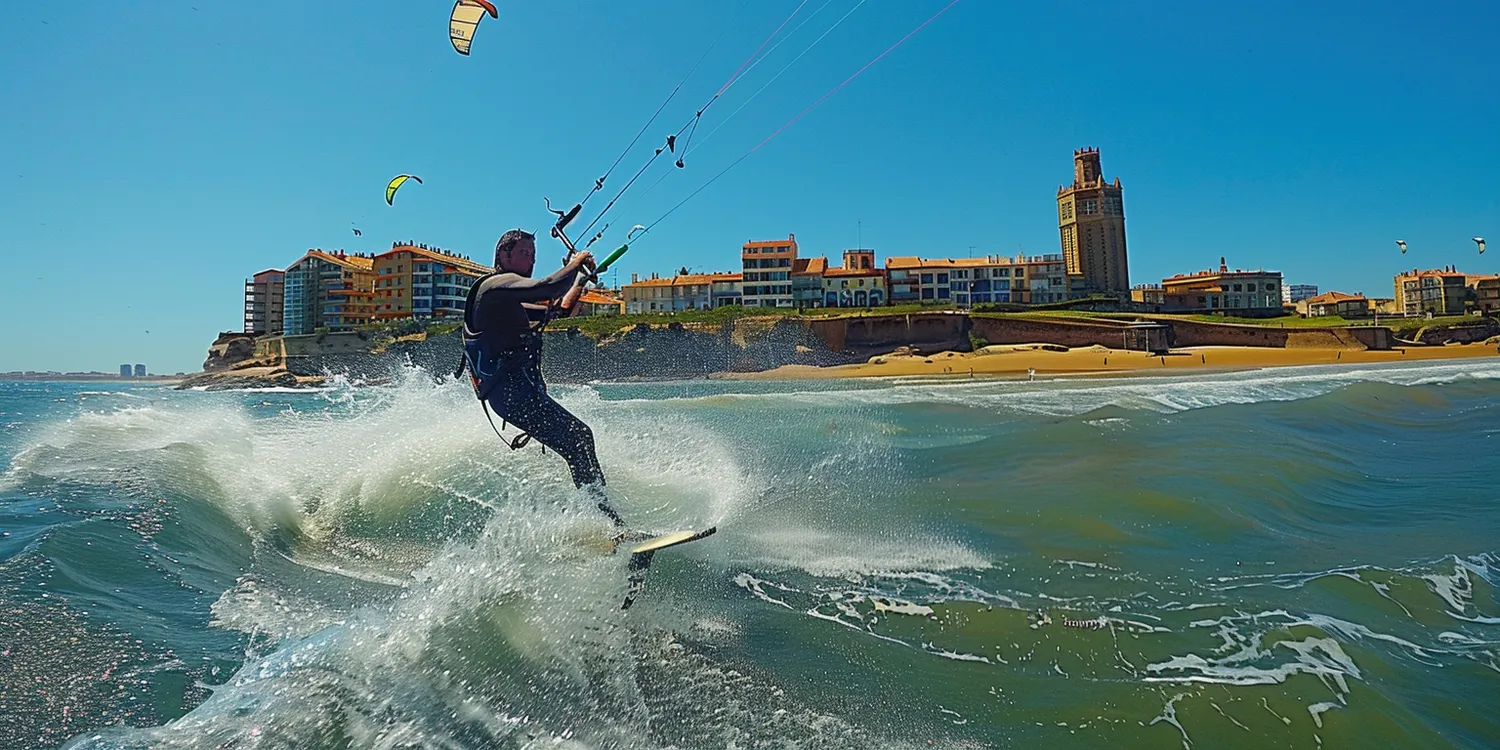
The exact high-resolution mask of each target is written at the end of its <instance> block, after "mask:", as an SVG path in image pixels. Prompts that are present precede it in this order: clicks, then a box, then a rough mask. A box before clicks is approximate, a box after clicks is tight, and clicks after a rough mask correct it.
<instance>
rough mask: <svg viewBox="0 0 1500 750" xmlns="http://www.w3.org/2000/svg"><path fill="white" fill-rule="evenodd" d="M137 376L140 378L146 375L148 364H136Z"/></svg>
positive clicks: (122, 366)
mask: <svg viewBox="0 0 1500 750" xmlns="http://www.w3.org/2000/svg"><path fill="white" fill-rule="evenodd" d="M120 367H121V368H122V369H123V368H124V365H121V366H120ZM135 376H136V377H138V378H144V377H146V366H145V365H136V366H135Z"/></svg>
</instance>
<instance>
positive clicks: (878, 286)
mask: <svg viewBox="0 0 1500 750" xmlns="http://www.w3.org/2000/svg"><path fill="white" fill-rule="evenodd" d="M888 299H889V294H888V292H887V290H886V283H885V269H883V268H880V267H879V266H877V265H875V251H874V250H865V249H857V250H845V251H844V265H843V266H841V267H838V268H829V269H827V270H825V271H824V272H823V306H824V307H880V306H882V305H884V304H885V303H886V301H887V300H888Z"/></svg>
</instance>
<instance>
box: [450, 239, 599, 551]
mask: <svg viewBox="0 0 1500 750" xmlns="http://www.w3.org/2000/svg"><path fill="white" fill-rule="evenodd" d="M535 265H536V238H535V236H534V235H532V234H530V233H529V232H525V231H522V230H520V229H512V230H510V231H508V232H506V233H505V234H504V235H502V236H501V237H500V241H499V242H497V243H496V244H495V273H493V274H490V275H488V276H485V277H484V278H482V279H480V280H479V281H477V282H475V284H474V286H473V288H472V289H470V291H469V298H468V302H467V304H466V306H465V310H464V325H463V339H464V352H465V353H464V366H466V367H468V369H469V373H470V380H471V382H472V383H473V385H474V390H475V395H477V396H478V397H479V399H480V400H481V401H483V402H485V403H486V404H488V406H489V408H490V409H492V410H494V412H495V414H497V415H499V416H500V418H501V419H502V420H505V421H507V422H509V423H510V424H513V425H515V426H516V427H518V428H520V429H521V430H522V431H523V433H524V434H523V435H522V436H521V437H519V438H517V439H516V440H515V441H513V442H512V443H511V447H512V448H520V447H521V446H523V445H525V444H526V442H527V441H529V440H532V439H535V440H536V441H537V442H539V443H541V444H542V445H544V446H546V447H548V448H551V449H552V450H554V451H556V452H557V454H558V455H560V456H562V457H563V458H564V459H565V460H567V462H568V468H569V469H571V470H572V473H573V484H574V485H575V486H577V487H579V488H585V489H587V490H588V491H589V492H591V493H592V494H593V495H594V496H595V499H596V502H597V504H598V507H599V509H600V510H601V511H603V512H604V514H605V515H607V516H609V518H610V520H611V521H613V522H614V523H615V525H616V526H623V525H624V521H622V520H621V518H620V515H619V514H618V513H616V512H615V510H614V508H613V507H611V506H610V504H609V501H608V498H607V497H605V495H604V490H603V487H604V471H603V470H602V469H601V468H600V466H599V457H598V455H597V454H596V452H595V450H594V433H593V430H590V429H589V426H588V425H586V424H584V423H583V420H581V419H579V418H578V417H576V416H574V415H573V414H572V413H571V412H569V411H568V410H567V409H565V408H563V406H562V405H561V404H559V403H557V402H556V401H554V400H553V399H552V397H551V396H549V395H547V384H546V383H545V382H544V381H543V379H542V328H543V327H545V326H546V324H547V322H548V321H549V320H550V319H552V317H554V316H561V317H569V316H571V315H573V313H574V312H575V311H576V309H577V307H578V301H579V298H580V297H582V295H583V291H584V287H585V285H587V284H588V282H589V280H590V279H591V274H592V273H593V270H594V265H595V264H594V259H593V256H592V255H590V254H589V253H588V252H587V251H580V252H578V253H576V254H574V255H573V257H572V258H571V259H569V260H568V262H567V264H565V265H564V266H563V267H562V268H561V269H559V270H557V271H556V272H554V273H553V274H552V275H550V276H547V277H546V278H542V279H533V278H531V273H532V270H533V268H534V267H535Z"/></svg>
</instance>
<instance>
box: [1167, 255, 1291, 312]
mask: <svg viewBox="0 0 1500 750" xmlns="http://www.w3.org/2000/svg"><path fill="white" fill-rule="evenodd" d="M1161 287H1162V294H1161V297H1162V307H1163V309H1164V310H1166V311H1183V312H1187V311H1204V312H1225V311H1227V312H1239V313H1249V314H1255V313H1266V311H1272V310H1275V311H1279V310H1281V272H1280V271H1243V270H1238V269H1236V270H1234V271H1231V270H1229V266H1228V265H1227V264H1226V263H1225V262H1224V259H1223V258H1220V259H1219V270H1218V271H1199V272H1197V273H1191V274H1178V275H1176V276H1173V277H1172V278H1169V279H1162V280H1161Z"/></svg>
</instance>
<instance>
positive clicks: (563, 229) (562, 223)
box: [542, 198, 630, 284]
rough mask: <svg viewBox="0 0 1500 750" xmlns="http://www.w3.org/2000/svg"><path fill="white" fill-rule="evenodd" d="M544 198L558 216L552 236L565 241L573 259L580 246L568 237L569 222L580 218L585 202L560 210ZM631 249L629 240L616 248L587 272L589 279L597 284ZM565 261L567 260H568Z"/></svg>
mask: <svg viewBox="0 0 1500 750" xmlns="http://www.w3.org/2000/svg"><path fill="white" fill-rule="evenodd" d="M542 200H543V201H545V202H546V203H547V210H548V211H550V212H552V213H553V214H555V215H556V216H557V223H555V224H553V225H552V236H553V237H555V238H557V240H558V241H559V242H561V243H563V247H566V248H567V249H568V257H567V260H571V259H572V258H573V256H574V255H575V254H577V252H578V248H577V247H576V246H574V244H573V240H572V238H570V237H568V224H571V223H572V222H573V220H574V219H576V218H578V212H579V211H582V210H583V204H582V203H579V204H577V205H575V206H573V207H572V208H570V209H568V210H567V211H559V210H558V209H555V208H553V207H552V202H551V201H549V200H547V199H546V198H543V199H542ZM629 249H630V243H628V242H627V243H625V244H623V245H621V246H619V247H617V248H615V249H614V252H612V253H610V254H609V255H607V256H605V257H604V260H603V261H601V262H600V263H599V264H598V265H597V266H595V267H594V270H593V271H592V272H591V273H589V274H587V277H588V279H589V281H590V282H592V283H595V284H597V283H598V282H599V277H600V276H601V275H602V274H603V273H604V272H605V271H608V270H609V267H610V266H612V265H614V263H615V261H617V260H619V259H620V256H622V255H624V254H625V251H626V250H629ZM564 262H566V260H565V261H564Z"/></svg>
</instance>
